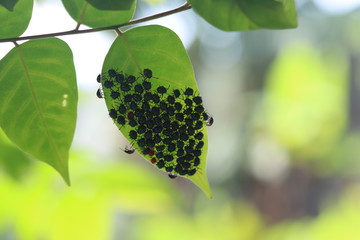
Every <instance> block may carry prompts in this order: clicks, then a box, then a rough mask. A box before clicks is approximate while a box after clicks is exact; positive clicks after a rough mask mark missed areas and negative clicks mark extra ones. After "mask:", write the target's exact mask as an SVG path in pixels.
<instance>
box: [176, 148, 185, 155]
mask: <svg viewBox="0 0 360 240" xmlns="http://www.w3.org/2000/svg"><path fill="white" fill-rule="evenodd" d="M184 154H185V151H184V150H183V149H182V148H180V149H178V150H177V152H176V156H178V157H181V156H183V155H184Z"/></svg>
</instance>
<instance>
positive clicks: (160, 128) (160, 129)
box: [153, 125, 162, 133]
mask: <svg viewBox="0 0 360 240" xmlns="http://www.w3.org/2000/svg"><path fill="white" fill-rule="evenodd" d="M161 131H162V127H161V126H159V125H157V126H155V127H154V129H153V132H154V133H161Z"/></svg>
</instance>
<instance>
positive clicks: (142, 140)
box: [137, 138, 145, 147]
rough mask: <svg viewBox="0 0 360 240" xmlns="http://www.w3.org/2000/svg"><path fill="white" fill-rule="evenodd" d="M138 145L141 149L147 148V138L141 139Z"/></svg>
mask: <svg viewBox="0 0 360 240" xmlns="http://www.w3.org/2000/svg"><path fill="white" fill-rule="evenodd" d="M137 144H138V145H139V147H144V146H145V138H140V139H139V140H138V141H137Z"/></svg>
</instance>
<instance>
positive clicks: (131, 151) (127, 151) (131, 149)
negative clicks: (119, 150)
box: [124, 146, 135, 154]
mask: <svg viewBox="0 0 360 240" xmlns="http://www.w3.org/2000/svg"><path fill="white" fill-rule="evenodd" d="M124 152H125V153H127V154H133V153H134V152H135V148H133V147H132V146H130V147H128V146H126V147H125V149H124Z"/></svg>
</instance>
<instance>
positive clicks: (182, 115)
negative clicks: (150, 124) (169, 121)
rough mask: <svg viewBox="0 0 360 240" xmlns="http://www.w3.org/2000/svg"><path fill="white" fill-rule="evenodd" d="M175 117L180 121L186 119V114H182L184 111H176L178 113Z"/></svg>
mask: <svg viewBox="0 0 360 240" xmlns="http://www.w3.org/2000/svg"><path fill="white" fill-rule="evenodd" d="M175 119H176V120H178V121H179V122H182V121H184V114H182V113H176V114H175Z"/></svg>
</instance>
